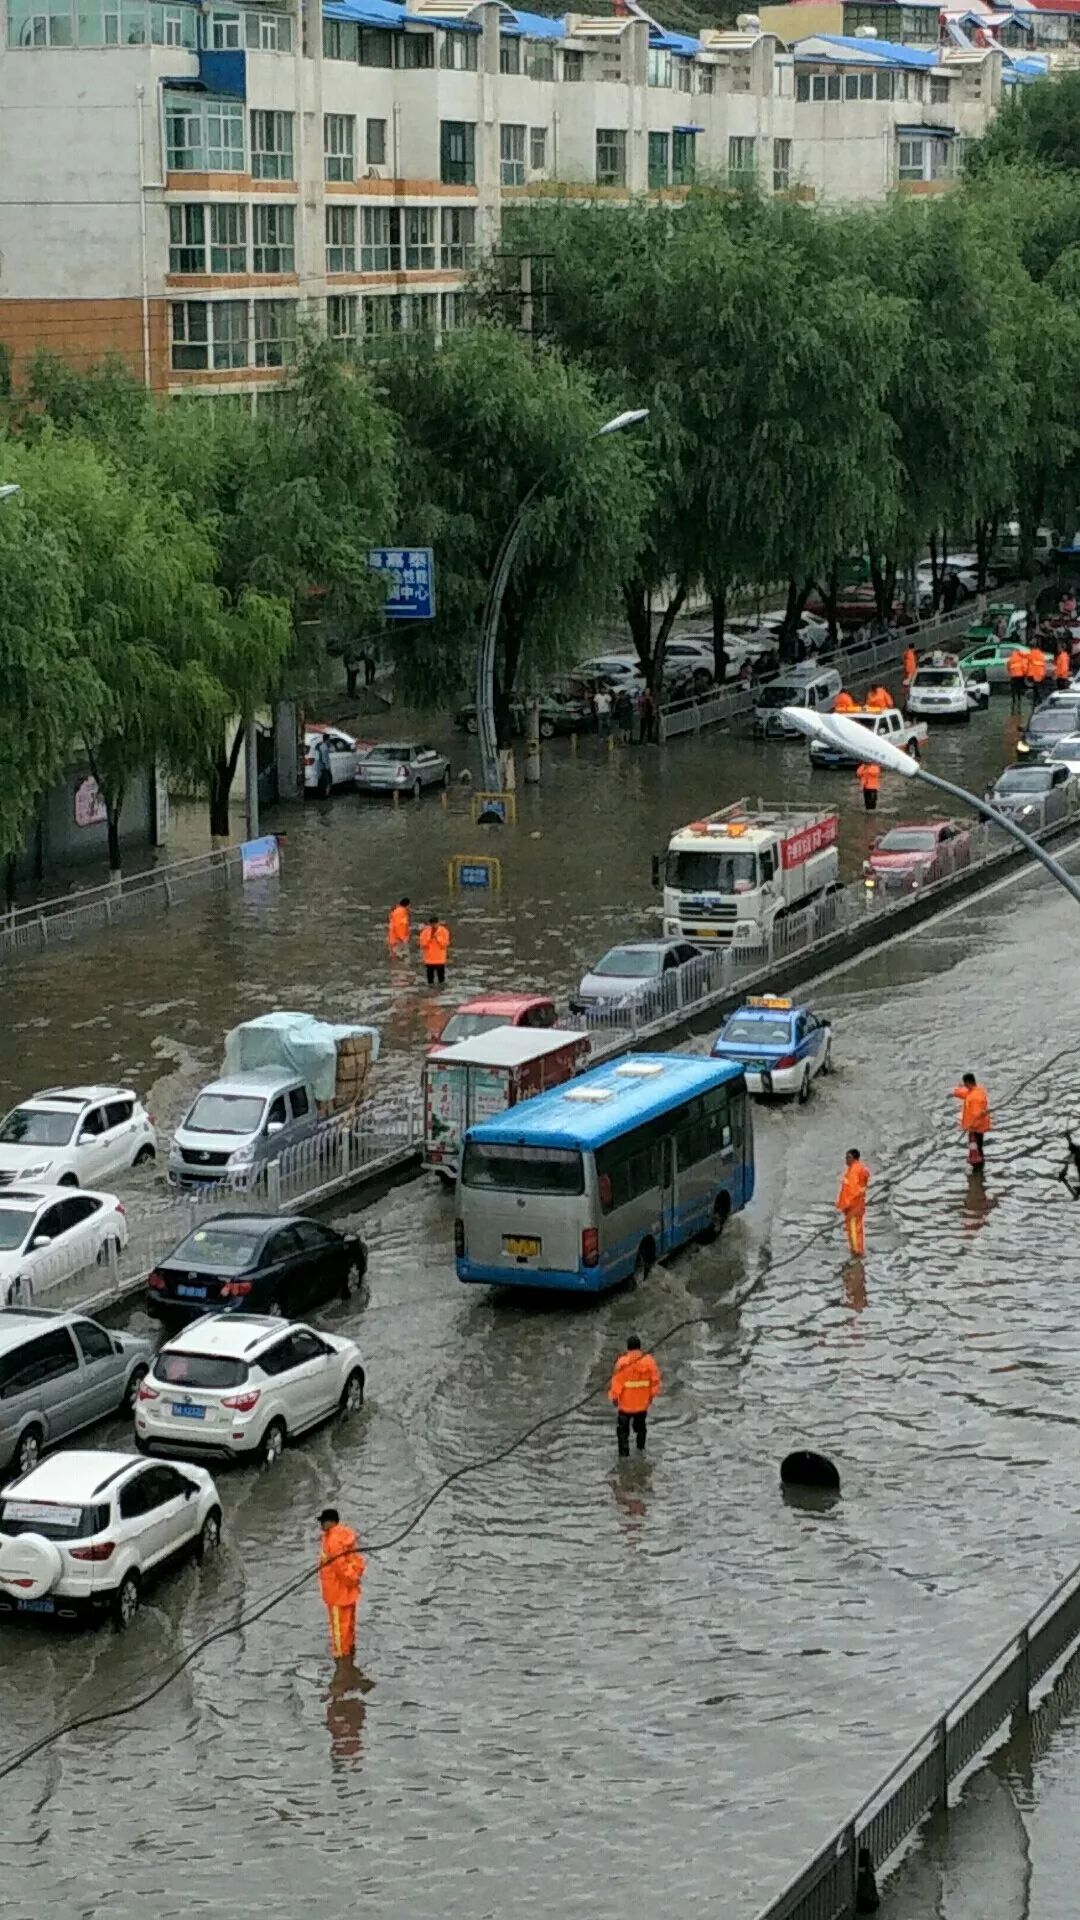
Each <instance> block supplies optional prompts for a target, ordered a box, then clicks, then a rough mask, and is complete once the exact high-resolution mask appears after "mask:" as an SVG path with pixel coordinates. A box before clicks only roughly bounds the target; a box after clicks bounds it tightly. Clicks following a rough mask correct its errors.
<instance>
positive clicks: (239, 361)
mask: <svg viewBox="0 0 1080 1920" xmlns="http://www.w3.org/2000/svg"><path fill="white" fill-rule="evenodd" d="M210 324H211V330H212V333H213V348H214V366H215V367H217V368H222V367H246V366H247V364H248V303H247V301H246V300H223V301H221V302H220V303H219V304H217V305H215V306H212V307H211V309H210Z"/></svg>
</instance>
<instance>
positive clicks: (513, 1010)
mask: <svg viewBox="0 0 1080 1920" xmlns="http://www.w3.org/2000/svg"><path fill="white" fill-rule="evenodd" d="M556 1018H557V1015H556V1011H555V1002H554V1000H551V999H549V998H548V997H547V995H546V994H540V993H483V994H480V995H479V997H478V998H477V999H475V1000H465V1001H463V1002H462V1004H461V1006H460V1007H458V1009H457V1011H456V1012H455V1013H452V1014H451V1015H450V1018H449V1020H448V1021H447V1023H446V1025H445V1027H444V1028H443V1029H442V1032H441V1033H440V1034H439V1036H438V1038H437V1039H436V1040H435V1041H434V1042H433V1043H432V1045H431V1046H430V1047H429V1048H428V1056H429V1058H430V1056H431V1055H432V1054H433V1053H441V1052H442V1049H443V1048H444V1047H451V1046H453V1045H454V1043H455V1041H457V1040H475V1039H476V1038H477V1037H478V1036H479V1035H480V1034H482V1033H491V1032H492V1031H493V1030H494V1028H495V1027H540V1028H547V1027H553V1026H554V1025H555V1021H556Z"/></svg>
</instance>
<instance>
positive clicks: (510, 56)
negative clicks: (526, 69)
mask: <svg viewBox="0 0 1080 1920" xmlns="http://www.w3.org/2000/svg"><path fill="white" fill-rule="evenodd" d="M499 72H500V73H520V72H521V41H520V40H511V39H510V38H509V36H508V35H507V34H504V35H503V37H502V39H501V40H500V41H499Z"/></svg>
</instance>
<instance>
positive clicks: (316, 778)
mask: <svg viewBox="0 0 1080 1920" xmlns="http://www.w3.org/2000/svg"><path fill="white" fill-rule="evenodd" d="M323 741H325V742H326V747H327V752H328V754H329V757H330V765H329V774H330V787H346V786H351V785H353V784H354V783H355V781H356V769H357V767H358V766H359V765H360V762H361V760H362V759H363V757H364V755H365V753H366V752H367V750H368V748H369V747H370V745H371V741H370V740H357V739H356V738H355V736H354V735H353V734H351V733H344V732H343V731H342V729H341V728H340V727H328V726H324V725H322V724H321V723H320V724H319V725H317V726H310V727H308V728H306V730H305V732H304V786H305V788H306V789H307V791H308V792H309V793H315V792H318V791H320V790H325V791H326V792H329V791H330V787H327V785H326V773H327V768H326V765H325V761H322V762H321V756H320V754H319V747H320V745H321V743H322V742H323Z"/></svg>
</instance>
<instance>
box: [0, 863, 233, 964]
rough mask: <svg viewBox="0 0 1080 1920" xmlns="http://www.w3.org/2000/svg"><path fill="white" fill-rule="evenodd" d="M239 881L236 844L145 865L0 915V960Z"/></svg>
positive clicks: (120, 922)
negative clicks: (113, 879)
mask: <svg viewBox="0 0 1080 1920" xmlns="http://www.w3.org/2000/svg"><path fill="white" fill-rule="evenodd" d="M240 877H241V858H240V848H239V846H234V847H221V848H219V849H217V850H216V851H215V852H213V853H199V854H193V855H192V856H191V858H190V859H188V860H176V861H173V862H171V863H170V864H169V865H168V866H159V867H147V868H146V870H145V871H144V872H143V873H126V874H124V875H122V877H121V878H120V880H119V881H116V882H109V883H107V884H106V885H105V886H100V887H85V888H83V889H81V890H80V891H78V892H73V893H65V894H60V895H58V896H57V897H56V898H55V899H53V900H40V901H38V902H37V904H36V905H35V906H32V907H16V908H15V910H14V911H13V912H11V913H6V914H0V960H3V959H9V958H12V957H13V956H14V955H16V954H24V953H41V952H43V951H44V950H45V949H46V948H48V947H51V946H56V945H60V944H61V943H62V942H63V941H65V940H71V939H74V938H75V936H76V935H77V934H82V933H91V932H94V931H95V930H96V929H98V928H100V927H114V926H119V925H120V924H122V923H123V922H124V921H128V920H135V919H138V918H139V917H140V916H141V915H143V914H147V913H150V912H153V911H157V912H160V911H161V909H162V908H163V907H175V906H181V905H182V904H183V903H184V902H185V901H187V900H190V899H192V898H193V897H194V896H195V895H196V894H197V893H202V892H205V890H206V888H207V887H225V886H230V885H231V884H232V882H233V881H234V880H238V879H239V878H240Z"/></svg>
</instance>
